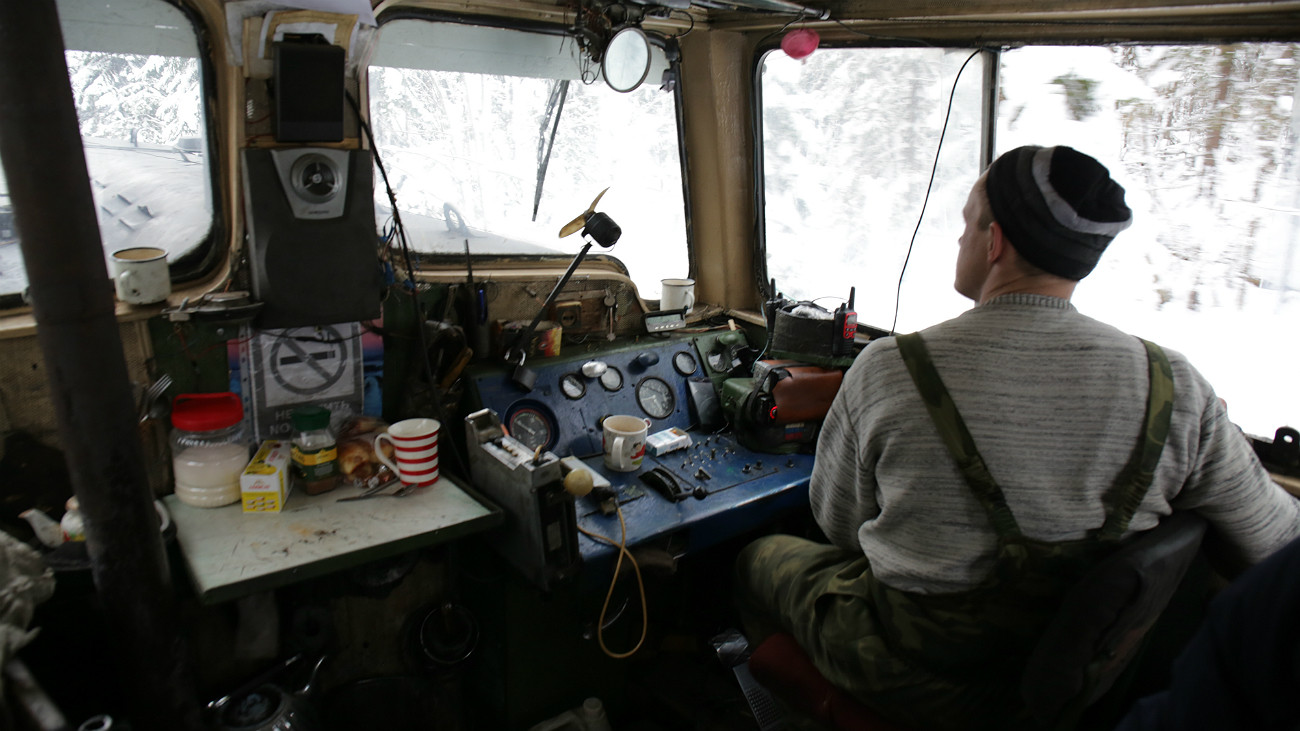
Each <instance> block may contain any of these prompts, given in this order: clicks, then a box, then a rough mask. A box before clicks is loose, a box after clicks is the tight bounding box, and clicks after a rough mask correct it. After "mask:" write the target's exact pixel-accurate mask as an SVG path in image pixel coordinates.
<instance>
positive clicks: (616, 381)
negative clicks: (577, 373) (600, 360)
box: [600, 366, 623, 391]
mask: <svg viewBox="0 0 1300 731" xmlns="http://www.w3.org/2000/svg"><path fill="white" fill-rule="evenodd" d="M600 385H602V386H604V387H605V390H606V391H617V390H619V389H620V388H622V387H623V372H622V371H620V370H619V369H617V368H615V367H614V366H610V367H609V369H608V370H606V371H605V372H604V373H602V374H600Z"/></svg>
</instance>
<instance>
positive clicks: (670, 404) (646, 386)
mask: <svg viewBox="0 0 1300 731" xmlns="http://www.w3.org/2000/svg"><path fill="white" fill-rule="evenodd" d="M636 402H637V404H638V405H639V406H640V407H641V410H642V411H644V412H646V413H647V414H649V415H650V416H651V417H653V418H655V419H667V418H668V417H669V416H671V415H672V413H673V408H674V407H675V406H676V403H675V399H674V398H673V389H672V388H671V387H669V385H668V384H667V383H665V382H664V381H663V380H661V379H659V378H655V377H654V376H646V377H645V378H644V379H642V381H641V382H640V383H638V384H637V385H636Z"/></svg>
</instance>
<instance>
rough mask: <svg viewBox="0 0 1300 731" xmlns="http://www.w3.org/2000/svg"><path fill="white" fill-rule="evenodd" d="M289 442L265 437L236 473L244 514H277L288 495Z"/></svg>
mask: <svg viewBox="0 0 1300 731" xmlns="http://www.w3.org/2000/svg"><path fill="white" fill-rule="evenodd" d="M290 446H291V445H290V444H289V442H286V441H280V440H278V439H268V440H266V441H264V442H262V446H261V447H260V448H259V449H258V450H257V454H255V455H253V461H251V462H249V463H248V466H247V467H245V468H244V474H242V475H240V476H239V491H240V494H241V497H242V498H243V503H244V512H245V513H278V512H280V511H281V510H282V509H283V508H284V501H285V500H286V499H287V498H288V497H289V458H290V453H291V451H292V450H291V449H290Z"/></svg>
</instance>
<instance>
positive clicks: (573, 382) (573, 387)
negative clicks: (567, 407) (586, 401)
mask: <svg viewBox="0 0 1300 731" xmlns="http://www.w3.org/2000/svg"><path fill="white" fill-rule="evenodd" d="M560 390H561V391H562V392H564V395H565V396H566V397H568V398H571V399H580V398H582V396H583V394H585V393H587V383H586V382H585V381H583V380H582V376H579V375H578V374H577V373H566V374H564V376H563V377H561V378H560Z"/></svg>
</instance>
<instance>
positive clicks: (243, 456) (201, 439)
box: [171, 393, 249, 508]
mask: <svg viewBox="0 0 1300 731" xmlns="http://www.w3.org/2000/svg"><path fill="white" fill-rule="evenodd" d="M172 427H173V430H172V439H171V447H172V474H173V477H174V479H175V483H176V484H175V492H176V498H177V499H178V500H180V501H181V502H183V503H186V504H188V505H193V506H195V507H199V508H217V507H221V506H222V505H230V504H231V503H236V502H239V477H240V475H241V474H243V472H244V467H246V466H248V457H249V455H248V452H249V449H248V446H249V445H248V438H247V436H246V435H245V432H244V404H243V402H241V401H240V399H239V397H238V396H236V395H235V394H233V393H194V394H181V395H179V396H177V397H176V400H175V401H174V402H173V403H172Z"/></svg>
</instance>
